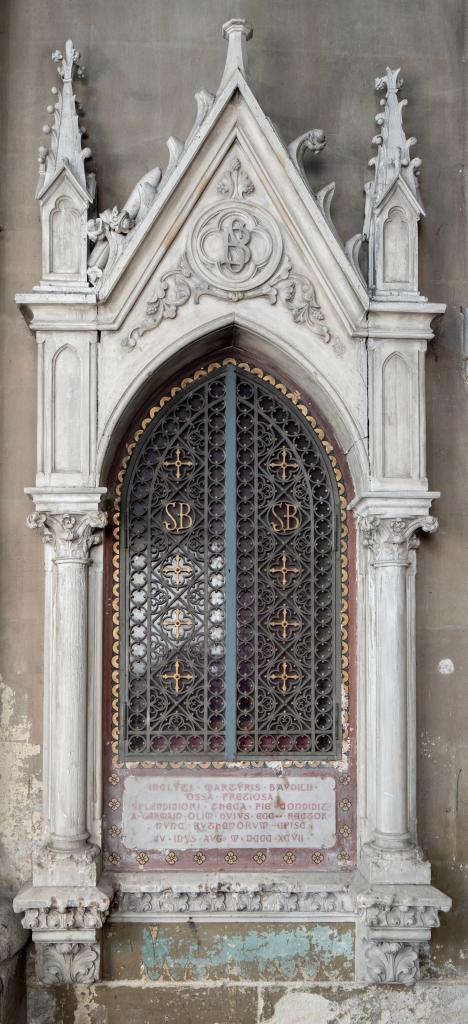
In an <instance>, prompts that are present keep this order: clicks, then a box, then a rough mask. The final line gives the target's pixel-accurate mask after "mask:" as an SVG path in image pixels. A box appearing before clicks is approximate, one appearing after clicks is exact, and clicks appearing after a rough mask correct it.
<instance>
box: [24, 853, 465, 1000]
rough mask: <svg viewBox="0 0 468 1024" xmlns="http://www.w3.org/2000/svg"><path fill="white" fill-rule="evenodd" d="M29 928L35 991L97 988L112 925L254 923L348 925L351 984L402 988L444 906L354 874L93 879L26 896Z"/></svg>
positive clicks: (416, 890) (422, 890)
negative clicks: (91, 883)
mask: <svg viewBox="0 0 468 1024" xmlns="http://www.w3.org/2000/svg"><path fill="white" fill-rule="evenodd" d="M13 906H14V909H15V911H16V912H17V913H22V914H23V919H22V924H23V927H24V928H27V929H31V931H32V939H33V941H34V943H35V944H36V950H37V973H38V978H39V980H40V981H42V982H43V983H44V984H45V985H58V984H77V983H81V982H83V983H84V982H94V981H99V980H100V940H101V932H102V927H103V925H104V923H105V921H106V919H107V917H108V916H109V919H110V921H111V922H112V923H118V922H142V923H146V924H158V922H163V921H193V920H201V921H205V922H210V921H213V922H218V923H219V922H220V921H223V920H224V921H237V920H244V921H245V920H255V921H258V922H263V923H264V924H265V925H267V924H268V923H269V922H274V921H282V922H287V921H291V922H292V921H297V920H302V921H304V922H313V921H322V922H323V921H333V922H337V921H347V922H350V921H352V922H354V923H355V936H356V943H355V945H356V981H360V982H365V983H366V984H386V985H387V984H400V985H401V984H405V985H410V984H413V982H415V981H416V980H417V979H418V977H419V954H420V949H421V946H426V945H427V943H428V941H429V940H430V938H431V929H432V928H437V927H438V925H439V913H440V912H441V911H448V910H450V906H451V900H450V899H449V897H448V896H445V895H444V894H443V893H442V892H440V890H439V889H436V888H435V887H434V886H432V885H413V884H409V885H369V882H368V881H366V879H364V878H363V876H362V875H360V874H359V873H356V874H350V875H348V876H345V875H344V874H334V875H325V874H323V875H321V876H320V877H317V874H315V875H313V874H307V873H301V874H299V873H296V874H292V873H291V874H287V875H286V874H285V875H278V874H269V875H267V874H265V875H258V874H255V873H253V872H246V873H245V874H240V873H237V874H228V873H224V872H220V873H219V874H212V875H205V876H202V877H201V876H200V875H199V874H195V873H190V872H187V873H183V872H178V873H177V876H176V875H175V874H172V875H167V874H161V875H157V874H155V873H153V872H151V873H149V872H148V873H146V874H145V873H143V872H142V873H141V874H135V873H128V874H125V875H123V874H120V875H119V874H118V873H115V874H113V875H103V876H102V877H101V879H100V881H99V885H98V886H95V887H87V888H86V887H78V886H77V887H75V888H73V887H68V886H67V887H54V886H44V887H37V886H36V887H34V886H30V887H27V888H25V889H23V890H21V892H19V893H18V895H17V896H16V897H15V899H14V901H13Z"/></svg>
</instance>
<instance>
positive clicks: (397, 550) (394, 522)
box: [357, 515, 438, 566]
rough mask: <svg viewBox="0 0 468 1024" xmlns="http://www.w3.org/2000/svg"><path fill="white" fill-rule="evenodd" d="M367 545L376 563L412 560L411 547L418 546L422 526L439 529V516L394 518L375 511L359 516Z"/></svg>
mask: <svg viewBox="0 0 468 1024" xmlns="http://www.w3.org/2000/svg"><path fill="white" fill-rule="evenodd" d="M357 521H358V526H359V528H360V531H361V534H362V538H363V545H364V547H366V548H369V550H370V552H371V558H372V562H373V564H374V565H376V566H378V565H401V566H406V565H408V564H409V558H410V551H411V550H414V548H417V547H418V545H419V538H418V537H417V536H416V534H417V532H418V530H422V531H423V533H435V531H436V530H437V527H438V522H437V519H436V518H435V516H414V517H411V518H404V519H403V518H402V519H396V518H395V519H393V518H384V517H381V516H375V515H363V516H358V517H357Z"/></svg>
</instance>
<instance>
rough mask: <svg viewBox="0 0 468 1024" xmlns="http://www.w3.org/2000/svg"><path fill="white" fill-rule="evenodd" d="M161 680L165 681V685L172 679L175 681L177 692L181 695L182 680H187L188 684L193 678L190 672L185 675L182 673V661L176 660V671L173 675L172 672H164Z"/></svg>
mask: <svg viewBox="0 0 468 1024" xmlns="http://www.w3.org/2000/svg"><path fill="white" fill-rule="evenodd" d="M161 679H164V682H165V683H166V682H169V681H170V680H171V679H173V680H174V683H175V692H176V693H179V691H180V680H181V679H184V680H185V679H186V680H187V682H188V681H189V680H190V679H193V676H192V675H190V673H189V672H186V673H183V672H181V671H180V661H179V659H178V658H176V660H175V665H174V671H173V672H172V673H170V672H163V674H162V676H161Z"/></svg>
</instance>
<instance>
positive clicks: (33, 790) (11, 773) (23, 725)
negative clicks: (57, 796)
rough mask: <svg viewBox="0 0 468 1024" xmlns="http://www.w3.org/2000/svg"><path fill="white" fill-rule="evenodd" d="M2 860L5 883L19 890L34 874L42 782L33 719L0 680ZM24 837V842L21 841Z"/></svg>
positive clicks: (0, 827) (0, 836) (0, 835)
mask: <svg viewBox="0 0 468 1024" xmlns="http://www.w3.org/2000/svg"><path fill="white" fill-rule="evenodd" d="M0 735H1V737H2V741H1V743H0V859H1V861H2V883H3V886H4V887H5V888H6V887H11V888H12V889H17V888H18V887H19V886H20V885H21V884H23V883H24V882H25V881H26V880H27V878H28V876H30V874H31V843H32V839H33V835H34V833H35V831H36V829H37V827H38V824H39V822H38V814H37V811H36V808H37V807H38V806H39V803H40V794H41V783H40V780H39V778H38V775H37V772H38V771H39V765H38V764H37V766H35V768H36V772H34V771H33V768H32V764H31V759H32V758H34V757H37V756H38V755H39V754H40V750H41V748H40V746H39V745H38V744H35V743H31V742H30V736H31V721H30V719H28V717H27V716H26V715H25V714H17V711H16V696H15V693H14V691H13V689H12V688H11V687H10V686H7V685H6V683H4V682H3V680H1V679H0ZM19 837H21V843H20V842H19V841H18V840H19Z"/></svg>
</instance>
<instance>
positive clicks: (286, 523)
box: [270, 501, 301, 533]
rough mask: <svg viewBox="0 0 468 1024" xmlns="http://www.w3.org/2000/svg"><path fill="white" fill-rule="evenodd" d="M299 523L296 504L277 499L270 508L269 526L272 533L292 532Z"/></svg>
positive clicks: (299, 518) (299, 514)
mask: <svg viewBox="0 0 468 1024" xmlns="http://www.w3.org/2000/svg"><path fill="white" fill-rule="evenodd" d="M300 525H301V513H300V511H299V509H298V507H297V505H292V504H290V503H289V502H287V501H279V502H277V504H276V505H272V507H271V510H270V526H271V528H272V530H273V532H274V533H294V531H295V530H298V529H299V527H300Z"/></svg>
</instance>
